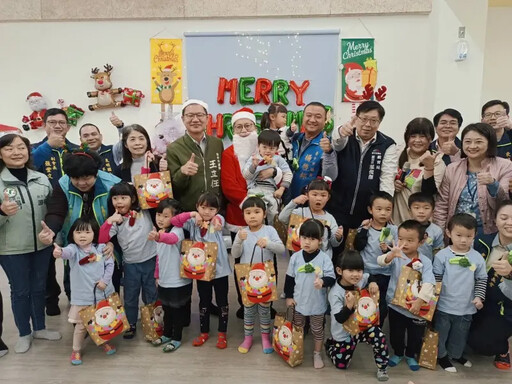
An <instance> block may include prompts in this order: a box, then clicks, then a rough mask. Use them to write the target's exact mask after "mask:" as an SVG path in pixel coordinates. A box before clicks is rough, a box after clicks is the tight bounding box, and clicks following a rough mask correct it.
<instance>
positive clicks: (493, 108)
mask: <svg viewBox="0 0 512 384" xmlns="http://www.w3.org/2000/svg"><path fill="white" fill-rule="evenodd" d="M509 112H510V106H509V104H508V103H507V102H506V101H502V100H491V101H488V102H487V103H485V104H484V105H483V107H482V123H487V124H489V125H490V126H492V127H493V128H494V132H496V138H497V139H498V148H497V149H498V150H497V156H499V157H503V158H504V159H511V160H512V131H511V130H510V129H511V128H512V121H510V117H509V115H508V114H509Z"/></svg>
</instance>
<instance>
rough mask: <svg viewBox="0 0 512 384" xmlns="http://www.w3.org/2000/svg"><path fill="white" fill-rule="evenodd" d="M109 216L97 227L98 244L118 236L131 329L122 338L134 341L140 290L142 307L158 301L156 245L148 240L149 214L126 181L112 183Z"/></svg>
mask: <svg viewBox="0 0 512 384" xmlns="http://www.w3.org/2000/svg"><path fill="white" fill-rule="evenodd" d="M108 203H109V214H111V215H112V216H110V217H109V218H108V219H107V221H105V222H104V223H103V225H102V226H101V228H100V243H106V242H108V241H109V240H110V238H112V237H114V236H117V240H118V242H119V245H120V246H121V249H122V251H123V270H124V277H123V287H124V306H125V310H126V317H127V318H128V322H129V323H130V330H128V331H126V332H125V333H124V335H123V338H125V339H133V338H134V337H135V332H136V330H137V327H136V324H137V318H138V314H139V295H140V293H141V291H142V301H143V302H144V304H146V305H147V304H149V303H153V302H154V301H155V300H156V298H157V290H156V283H155V263H156V244H155V242H154V241H149V240H148V233H149V232H151V230H152V229H153V221H152V220H151V215H150V213H149V211H147V210H146V211H141V210H140V209H139V200H138V198H137V191H136V190H135V187H134V186H133V185H131V184H128V183H126V182H121V183H118V184H115V185H114V186H113V187H112V188H111V189H110V192H109V199H108Z"/></svg>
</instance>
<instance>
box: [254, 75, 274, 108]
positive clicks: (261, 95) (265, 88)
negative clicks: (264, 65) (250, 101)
mask: <svg viewBox="0 0 512 384" xmlns="http://www.w3.org/2000/svg"><path fill="white" fill-rule="evenodd" d="M271 90H272V82H271V81H270V80H269V79H258V80H256V92H255V95H254V102H255V103H256V104H258V103H259V102H260V101H261V100H263V102H264V103H265V104H267V105H269V104H270V98H269V97H268V94H269V93H270V91H271Z"/></svg>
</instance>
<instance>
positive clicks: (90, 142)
mask: <svg viewBox="0 0 512 384" xmlns="http://www.w3.org/2000/svg"><path fill="white" fill-rule="evenodd" d="M78 133H79V135H80V141H81V142H82V144H87V146H88V147H89V150H91V151H95V152H96V153H97V154H98V155H100V157H101V159H102V160H103V165H102V167H101V168H100V169H101V170H102V171H104V172H108V173H115V172H116V170H117V168H118V165H117V164H116V161H115V159H114V153H115V152H116V148H117V147H119V146H121V145H122V144H121V141H118V142H117V143H116V144H115V145H105V144H103V135H102V134H101V132H100V129H99V128H98V127H97V126H96V125H94V124H91V123H85V124H84V125H82V126H81V127H80V130H79V131H78Z"/></svg>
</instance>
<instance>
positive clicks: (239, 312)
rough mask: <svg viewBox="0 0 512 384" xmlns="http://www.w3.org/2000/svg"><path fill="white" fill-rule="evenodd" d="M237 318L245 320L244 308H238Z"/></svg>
mask: <svg viewBox="0 0 512 384" xmlns="http://www.w3.org/2000/svg"><path fill="white" fill-rule="evenodd" d="M236 317H238V318H239V319H242V320H243V319H244V307H240V308H238V311H236Z"/></svg>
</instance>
